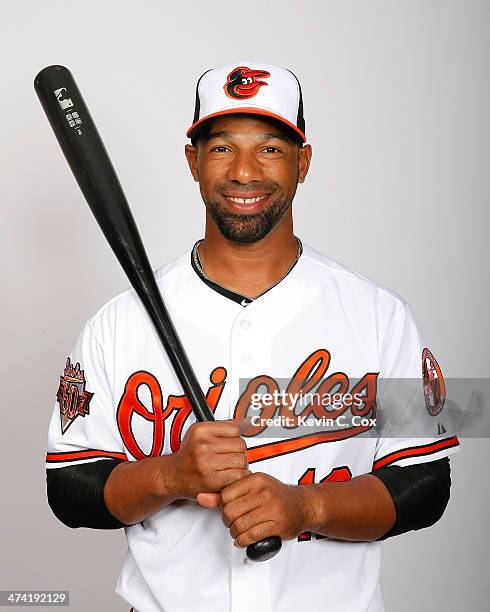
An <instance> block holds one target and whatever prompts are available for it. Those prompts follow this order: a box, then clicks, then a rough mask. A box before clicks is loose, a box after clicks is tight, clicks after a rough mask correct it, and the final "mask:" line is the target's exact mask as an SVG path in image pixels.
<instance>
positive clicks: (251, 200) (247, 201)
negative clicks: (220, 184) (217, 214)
mask: <svg viewBox="0 0 490 612" xmlns="http://www.w3.org/2000/svg"><path fill="white" fill-rule="evenodd" d="M263 197H264V196H259V197H258V198H232V197H230V196H227V198H228V199H229V200H231V201H232V202H236V203H237V204H255V202H258V201H259V200H262V198H263Z"/></svg>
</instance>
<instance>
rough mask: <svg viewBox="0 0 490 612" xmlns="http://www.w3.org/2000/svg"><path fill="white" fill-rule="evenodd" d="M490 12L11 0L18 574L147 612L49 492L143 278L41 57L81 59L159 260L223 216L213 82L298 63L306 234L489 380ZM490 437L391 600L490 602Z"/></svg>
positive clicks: (11, 478)
mask: <svg viewBox="0 0 490 612" xmlns="http://www.w3.org/2000/svg"><path fill="white" fill-rule="evenodd" d="M489 18H490V5H489V2H488V1H486V2H477V1H469V0H464V1H449V0H446V1H434V0H430V1H427V0H424V1H418V0H417V1H371V2H367V1H366V2H350V1H337V2H332V1H321V2H320V1H318V2H314V1H312V0H310V1H309V2H292V1H284V0H282V1H281V2H279V1H266V0H261V1H260V2H257V1H248V2H246V3H232V2H214V1H209V0H208V1H207V2H194V3H190V2H186V3H184V2H180V3H175V2H158V1H156V0H154V1H148V0H147V1H140V2H115V1H106V2H103V1H101V0H98V1H97V2H93V1H87V0H85V1H84V2H82V1H81V0H80V1H78V2H73V1H67V0H64V1H63V2H61V1H60V2H55V1H52V0H51V1H49V0H48V1H44V2H36V1H34V0H32V1H30V2H25V1H24V2H22V1H19V0H16V2H15V3H14V2H13V0H11V1H10V2H8V1H3V2H2V3H1V6H0V24H1V25H0V57H1V63H2V73H1V76H2V96H1V99H0V104H1V119H2V121H1V127H0V129H1V136H0V138H1V147H0V173H1V180H0V205H1V209H2V228H3V231H2V240H1V249H2V262H3V272H4V275H3V287H4V293H3V298H2V300H1V304H0V308H1V318H0V320H1V321H2V326H3V329H2V344H3V350H2V355H1V359H2V364H1V373H2V383H1V385H2V406H1V411H2V427H1V432H0V453H1V456H0V458H1V466H2V467H1V468H0V477H1V483H0V484H1V487H2V497H1V513H2V517H1V524H0V542H1V545H0V589H10V588H17V589H69V590H70V591H71V601H72V607H71V609H73V610H76V611H79V610H80V611H81V610H86V609H97V610H106V611H112V610H114V611H116V610H127V606H125V604H124V603H123V602H122V601H121V600H120V599H119V598H118V597H117V596H116V595H114V594H113V587H114V584H115V581H116V578H117V576H118V572H119V569H120V566H121V564H122V561H123V555H124V552H125V547H126V546H125V540H124V536H123V533H122V532H93V531H88V530H82V531H80V530H70V529H68V528H66V527H64V526H63V525H61V524H60V523H59V522H57V520H56V519H55V518H54V516H53V515H52V514H51V512H50V510H49V508H48V506H47V504H46V500H45V485H44V465H43V457H44V453H45V447H46V433H47V427H48V421H49V418H50V415H51V411H52V408H53V402H54V397H55V392H56V388H57V384H58V377H59V375H60V372H61V370H62V367H63V366H64V361H65V358H66V354H67V352H68V351H69V350H70V349H71V347H72V345H73V343H74V341H75V339H76V337H77V335H78V333H79V331H80V329H81V327H82V324H83V322H84V321H85V320H86V319H87V318H89V317H90V316H91V315H92V314H93V313H94V312H95V311H96V310H97V309H98V308H99V307H100V306H101V305H102V304H103V303H104V302H106V301H107V300H108V299H110V298H111V297H112V296H113V295H115V294H116V293H118V292H120V291H122V290H124V289H125V288H126V286H127V281H126V279H125V278H124V276H123V274H122V272H121V271H120V269H119V267H118V264H117V263H116V261H115V258H114V257H113V255H112V253H111V252H110V251H109V247H108V246H107V245H106V243H105V241H104V239H103V237H102V234H101V232H100V230H99V229H98V227H97V226H96V224H95V222H94V220H93V218H92V216H91V213H90V211H89V209H88V207H87V206H86V204H85V202H84V201H83V200H82V196H81V194H80V192H79V190H78V187H77V186H76V183H75V181H74V179H73V178H72V175H71V173H70V171H69V169H68V166H67V164H66V163H65V161H64V159H63V158H62V155H61V152H60V150H59V147H58V145H57V144H56V143H55V140H54V136H53V135H52V132H51V130H50V128H49V126H48V123H47V121H46V119H45V117H44V114H43V112H42V109H41V107H40V105H39V103H38V101H37V98H36V97H35V94H34V90H33V87H32V80H33V78H34V76H35V74H36V73H37V72H38V71H39V70H40V69H41V68H43V67H44V66H46V65H49V64H54V63H62V64H65V65H67V66H68V67H70V68H71V70H72V71H73V72H74V74H75V76H76V78H77V80H78V83H79V85H80V87H81V89H82V92H83V93H84V96H85V99H86V101H87V103H88V105H89V107H90V109H91V111H92V114H93V115H94V117H95V119H96V122H97V124H98V125H99V128H100V131H101V133H102V136H103V137H104V139H105V142H106V146H107V148H108V150H109V152H110V154H111V156H112V159H113V162H114V164H115V166H116V168H117V170H118V173H119V175H120V177H121V181H122V183H123V185H124V188H125V190H126V193H127V196H128V199H129V201H130V202H131V204H132V207H133V211H134V214H135V216H136V218H137V221H138V223H139V226H140V230H141V233H142V236H143V238H144V241H145V244H146V246H147V249H148V252H149V255H150V259H151V261H152V262H153V264H154V267H158V266H160V265H161V264H163V263H164V262H166V261H168V260H169V259H171V258H173V257H174V256H176V255H178V254H180V253H181V252H183V251H184V250H186V249H187V248H188V247H189V246H190V245H191V244H192V243H193V241H195V240H196V239H197V238H199V237H201V236H202V232H203V220H204V214H203V206H202V203H201V200H200V197H199V192H198V187H197V184H195V183H194V182H193V181H192V180H191V177H190V174H189V172H188V170H187V167H186V163H185V159H184V155H183V147H184V144H185V142H186V139H185V135H184V132H185V129H186V128H187V127H188V125H189V124H190V121H191V118H192V113H193V104H194V87H195V81H196V79H197V77H198V76H199V75H200V74H201V73H202V72H203V71H204V70H206V69H207V68H209V67H212V66H219V65H222V64H225V63H230V62H233V61H235V60H237V61H241V60H242V59H248V58H251V59H252V60H253V59H256V60H262V61H266V62H270V63H276V64H279V65H282V66H286V67H289V68H291V69H293V70H294V72H295V73H296V74H297V75H298V77H299V78H300V80H301V83H302V86H303V93H304V98H305V113H306V119H307V132H308V135H309V138H310V142H311V144H312V146H313V149H314V154H313V161H312V166H311V169H310V175H309V177H308V179H307V181H306V183H305V184H304V185H303V186H300V189H299V193H298V195H297V198H296V200H295V203H294V207H295V218H296V233H297V234H298V235H299V236H300V237H301V238H302V239H303V241H305V242H306V243H308V244H310V245H311V246H313V247H315V248H317V249H319V250H321V251H323V252H325V253H327V254H328V255H330V256H332V257H334V258H336V259H338V260H340V261H342V262H344V263H345V264H347V265H349V266H351V267H352V268H354V269H355V270H358V271H360V272H362V273H364V274H366V275H368V276H370V277H372V278H375V279H376V280H377V281H379V282H381V283H383V284H385V285H387V286H389V287H391V288H393V289H394V290H396V291H398V292H399V293H401V294H402V295H403V296H404V297H405V298H406V299H407V300H408V301H409V302H410V303H411V304H412V305H413V308H414V312H415V316H416V318H417V320H418V322H419V324H420V326H421V328H422V330H423V332H424V334H425V336H426V338H427V340H428V342H429V343H430V346H431V348H433V350H434V352H435V353H436V354H437V355H438V356H439V357H440V362H441V365H442V367H443V370H444V371H445V374H446V375H447V376H452V377H478V376H479V377H488V376H489V372H488V357H487V346H488V344H489V341H490V338H489V326H488V263H489V246H488V238H487V233H488V226H489V223H488V221H489V214H488V200H489V184H488V166H489V133H488V132H489V129H488V127H489V125H488V108H490V100H489V80H488V75H489V51H490V49H489V40H490V32H489V29H490V28H489V25H490V19H489ZM73 287H75V288H76V290H75V291H74V290H73ZM488 450H489V442H488V440H484V439H467V440H463V449H462V452H460V453H459V454H458V456H457V457H456V458H455V459H453V461H452V475H453V488H452V499H451V501H450V504H449V507H448V509H447V511H446V513H445V515H444V517H443V519H442V520H441V521H440V522H439V523H437V524H436V525H435V526H434V527H433V528H431V529H429V530H425V531H422V532H417V533H412V534H409V535H405V536H401V537H399V538H395V539H393V540H392V541H388V542H386V543H385V544H384V556H383V570H382V587H383V590H384V596H385V601H386V606H387V610H389V611H396V612H404V611H408V610H414V609H416V610H420V612H426V611H427V612H428V611H432V610H471V611H479V610H487V609H488V599H489V596H490V591H489V581H488V574H487V572H488V570H486V569H484V568H487V567H488V563H489V560H490V559H489V553H488V544H489V542H488V523H487V516H488V511H489V496H488V485H487V477H486V470H482V469H481V467H480V466H487V464H488V455H487V453H488ZM162 567H163V571H165V562H164V560H162ZM321 569H322V571H328V568H321ZM353 588H356V585H355V584H353Z"/></svg>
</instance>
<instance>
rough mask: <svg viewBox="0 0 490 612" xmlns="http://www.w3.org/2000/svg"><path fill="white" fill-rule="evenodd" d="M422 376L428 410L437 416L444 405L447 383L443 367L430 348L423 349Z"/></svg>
mask: <svg viewBox="0 0 490 612" xmlns="http://www.w3.org/2000/svg"><path fill="white" fill-rule="evenodd" d="M422 378H423V385H424V396H425V405H426V407H427V412H428V413H429V414H430V415H431V416H433V417H435V416H437V415H438V414H439V413H440V412H441V410H442V409H443V407H444V402H445V400H446V385H445V383H444V378H443V376H442V371H441V368H440V367H439V364H438V363H437V361H436V358H435V357H434V355H433V354H432V353H431V352H430V351H429V349H428V348H424V350H423V351H422Z"/></svg>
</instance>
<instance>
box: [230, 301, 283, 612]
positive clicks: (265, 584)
mask: <svg viewBox="0 0 490 612" xmlns="http://www.w3.org/2000/svg"><path fill="white" fill-rule="evenodd" d="M260 309H261V301H260V299H259V300H257V301H254V302H252V303H251V304H249V305H248V306H247V307H246V308H242V309H241V310H240V312H239V313H238V314H237V316H236V318H235V321H234V323H233V325H232V328H231V333H230V375H229V379H228V380H229V383H230V384H231V389H230V391H231V397H234V398H237V399H238V398H239V397H240V395H241V394H242V393H243V391H244V390H245V387H246V384H247V382H248V380H250V379H251V378H253V377H255V376H258V375H260V374H263V373H265V372H267V371H268V370H269V369H270V368H269V366H270V364H269V359H270V357H269V354H268V351H267V349H265V347H267V346H268V343H267V339H266V338H264V337H263V329H259V327H262V326H259V325H257V321H258V320H259V317H260V312H259V311H260ZM233 409H234V404H233V405H230V418H233ZM250 469H251V470H252V471H254V466H250ZM257 471H258V470H257ZM230 546H231V568H230V569H231V571H230V579H231V584H230V589H231V612H250V610H260V611H261V612H272V602H271V592H270V575H269V572H270V569H269V562H268V561H267V562H264V563H256V562H253V561H249V560H248V559H247V556H246V554H245V549H243V548H237V547H235V546H234V545H233V540H232V539H231V537H230Z"/></svg>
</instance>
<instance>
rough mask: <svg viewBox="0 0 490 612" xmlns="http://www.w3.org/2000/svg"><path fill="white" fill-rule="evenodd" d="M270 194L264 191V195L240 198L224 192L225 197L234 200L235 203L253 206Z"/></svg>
mask: <svg viewBox="0 0 490 612" xmlns="http://www.w3.org/2000/svg"><path fill="white" fill-rule="evenodd" d="M269 195H270V194H268V193H264V194H262V195H259V196H255V197H253V198H239V197H236V196H231V195H227V194H224V196H223V197H224V198H225V199H227V200H229V201H230V202H234V203H235V204H241V205H242V206H251V205H253V204H257V203H258V202H261V201H262V200H265V198H268V197H269Z"/></svg>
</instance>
